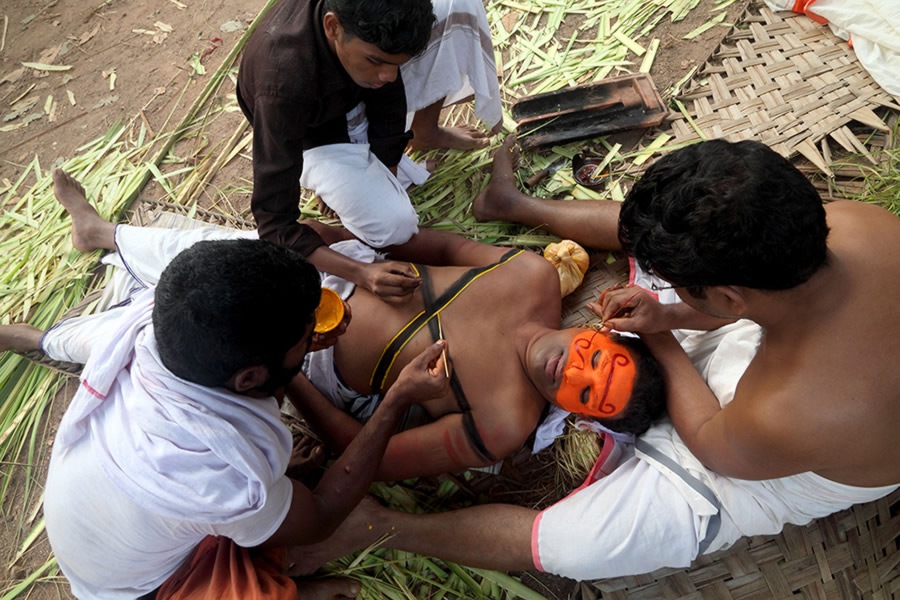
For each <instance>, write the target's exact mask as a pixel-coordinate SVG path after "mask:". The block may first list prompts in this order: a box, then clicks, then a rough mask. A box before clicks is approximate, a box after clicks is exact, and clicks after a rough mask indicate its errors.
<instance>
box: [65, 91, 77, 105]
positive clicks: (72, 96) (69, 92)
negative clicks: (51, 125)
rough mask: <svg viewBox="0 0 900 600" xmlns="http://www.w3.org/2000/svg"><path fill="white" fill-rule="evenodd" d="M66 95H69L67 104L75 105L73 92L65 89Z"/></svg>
mask: <svg viewBox="0 0 900 600" xmlns="http://www.w3.org/2000/svg"><path fill="white" fill-rule="evenodd" d="M66 95H67V96H68V97H69V104H71V105H72V106H75V94H73V93H72V90H66Z"/></svg>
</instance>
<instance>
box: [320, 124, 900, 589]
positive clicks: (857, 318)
mask: <svg viewBox="0 0 900 600" xmlns="http://www.w3.org/2000/svg"><path fill="white" fill-rule="evenodd" d="M509 143H510V140H507V144H509ZM512 164H513V163H512V160H511V158H509V153H508V152H505V151H503V150H501V151H500V152H498V153H497V158H496V159H495V163H494V179H493V181H492V185H493V184H494V182H498V183H502V182H503V181H504V178H505V181H506V184H503V188H497V187H495V188H494V189H493V190H492V191H491V192H489V194H492V193H497V192H499V193H501V194H503V195H504V196H505V197H507V198H508V197H509V195H510V194H511V192H510V189H509V185H511V182H512V179H511V178H512ZM498 176H499V177H498ZM513 187H514V186H513ZM488 197H489V196H488ZM482 199H484V197H482ZM567 204H568V203H567ZM572 204H574V203H572ZM615 209H616V205H615V204H614V203H610V204H608V205H606V210H607V213H606V214H608V215H611V214H613V213H615V212H616V210H615ZM610 227H611V225H610V224H609V223H604V224H602V226H601V227H600V228H599V229H598V232H599V233H600V234H601V235H604V232H608V231H609V229H610ZM618 232H619V235H618V237H619V239H620V240H621V243H622V246H623V247H624V248H625V249H626V250H627V251H629V252H631V253H633V255H634V257H635V258H636V260H637V262H638V263H639V264H640V265H642V266H643V268H644V269H645V270H648V271H652V273H654V274H655V275H656V276H657V277H658V278H660V280H659V282H658V283H657V284H655V285H654V286H653V287H654V288H655V289H656V290H662V292H661V293H665V290H664V288H669V292H668V293H671V291H674V293H675V294H677V296H678V297H679V298H680V299H681V300H682V301H683V302H682V303H679V304H675V305H671V306H664V305H662V304H660V303H659V302H657V301H656V299H655V298H654V297H653V296H652V295H651V294H649V293H640V294H639V295H637V296H634V293H635V290H634V288H628V289H625V290H619V291H613V292H609V293H607V294H606V295H605V296H604V297H603V298H602V299H601V301H600V303H599V304H598V305H595V309H596V312H597V313H598V314H599V315H600V316H601V317H606V318H607V319H609V320H608V323H609V324H610V325H611V326H613V327H616V328H618V329H620V330H635V331H640V332H642V338H643V339H644V340H645V341H646V342H647V344H648V345H649V346H650V347H651V349H652V350H653V353H654V355H655V356H656V358H657V359H658V360H659V362H660V365H661V367H662V370H663V374H664V377H665V380H666V390H667V397H668V398H667V406H668V410H669V414H670V417H671V423H668V422H665V423H660V424H657V425H654V426H652V427H651V428H650V429H649V430H648V431H647V433H645V434H644V435H643V436H642V437H641V439H639V440H638V442H637V444H636V446H635V454H634V456H632V457H631V458H629V459H627V460H625V461H624V462H623V463H622V464H621V465H620V466H619V467H618V468H617V469H616V470H615V471H613V473H612V474H611V475H609V476H607V477H605V478H602V479H600V480H599V481H597V482H595V483H592V484H590V485H587V484H586V485H585V486H583V487H582V488H580V489H579V490H578V491H576V492H575V493H574V494H572V495H570V496H569V497H567V498H565V499H564V500H562V501H560V502H559V503H557V504H555V505H554V506H552V507H550V508H549V509H547V510H545V511H543V512H537V511H534V510H530V509H527V508H523V507H518V506H508V505H499V504H497V505H484V506H479V507H475V508H471V509H465V510H462V511H456V512H450V513H444V514H438V515H406V514H402V513H396V512H392V511H388V510H385V509H382V508H380V507H378V506H377V505H375V504H374V503H371V502H364V503H362V504H361V505H360V507H359V508H358V509H357V510H356V511H354V513H353V514H352V515H351V516H350V518H348V520H347V521H346V522H345V524H344V525H343V526H342V527H341V528H339V529H338V532H337V533H336V534H335V536H333V537H332V538H331V539H330V540H329V541H327V542H325V543H324V544H322V545H320V546H318V547H315V548H304V549H302V551H303V557H304V560H307V561H309V562H308V563H307V564H305V565H302V567H303V568H315V566H316V565H317V564H318V562H320V561H322V560H324V559H327V558H330V557H332V556H342V555H344V554H347V553H348V552H349V551H351V550H353V549H356V548H359V547H363V546H365V545H367V544H368V543H370V542H371V541H373V540H374V539H376V538H377V537H378V536H380V535H382V534H384V533H385V532H386V531H390V532H391V534H392V537H391V538H390V540H388V542H387V544H388V545H389V546H391V547H395V548H401V549H403V550H408V551H412V552H417V553H419V554H424V555H430V556H437V557H440V558H445V559H448V560H452V561H455V562H459V563H462V564H467V565H472V566H476V567H485V568H492V569H500V570H521V569H529V568H532V567H537V568H539V569H542V570H547V571H550V572H553V573H558V574H561V575H565V576H568V577H573V578H576V579H598V578H605V577H614V576H621V575H630V574H638V573H646V572H649V571H653V570H655V569H657V568H661V567H686V566H688V565H689V564H690V563H691V561H692V560H694V559H695V558H696V557H697V556H698V555H699V554H704V553H709V552H713V551H715V550H719V549H722V548H726V547H728V546H729V545H731V544H732V543H733V542H734V541H736V540H737V539H738V538H740V537H741V536H749V535H762V534H774V533H777V532H779V531H780V530H781V529H782V527H783V526H784V524H786V523H794V524H805V523H807V522H809V521H810V520H812V519H815V518H818V517H822V516H825V515H829V514H831V513H834V512H837V511H839V510H842V509H845V508H847V507H849V506H851V505H852V504H855V503H860V502H868V501H871V500H875V499H877V498H881V497H883V496H886V495H887V494H889V493H891V492H892V491H894V490H895V489H897V487H898V482H900V461H898V460H897V454H896V452H895V451H894V447H895V439H896V431H897V429H898V427H900V409H898V407H900V392H898V390H900V371H898V370H897V369H896V368H895V364H896V361H897V358H898V357H900V311H898V310H897V309H896V306H895V298H896V296H897V295H898V294H900V219H898V218H897V217H896V216H894V215H892V214H891V213H889V212H887V211H885V210H883V209H881V208H879V207H877V206H874V205H869V204H865V203H859V202H834V203H831V204H829V205H828V206H827V207H824V208H823V206H822V201H821V199H820V198H819V196H818V194H817V192H816V190H815V188H814V187H813V186H812V185H811V184H810V183H809V181H808V180H807V179H806V178H805V177H804V176H803V174H802V173H800V172H799V171H798V170H797V169H796V168H794V167H793V166H792V165H791V164H790V163H789V162H788V161H787V160H785V159H784V158H782V157H781V156H779V155H778V154H777V153H775V152H774V151H772V150H771V149H769V148H767V147H766V146H764V145H762V144H759V143H756V142H748V141H745V142H739V143H736V144H731V143H728V142H724V141H711V142H703V143H700V144H696V145H693V146H690V147H687V148H684V149H681V150H677V151H675V152H672V153H671V154H668V155H666V156H665V157H663V158H662V159H660V160H659V161H657V162H656V163H655V164H653V165H652V166H651V167H650V168H649V169H648V170H647V172H646V174H645V175H644V176H643V177H642V178H641V179H640V180H639V181H638V182H637V183H636V184H635V186H634V188H633V189H632V190H631V192H630V193H629V194H628V196H627V198H626V200H625V202H624V203H623V204H622V205H621V216H620V217H619V218H618ZM558 233H560V234H562V235H566V236H570V237H574V236H573V234H572V232H569V231H565V230H561V231H558ZM604 239H605V238H604ZM582 241H583V242H585V243H587V244H588V245H594V246H599V245H601V244H600V243H599V242H601V241H602V240H595V241H592V238H590V237H588V238H582ZM623 307H624V309H625V310H624V311H623V315H624V316H623V318H612V317H613V315H615V314H616V313H617V312H619V311H620V310H622V309H623ZM738 319H739V320H738ZM735 320H738V321H737V322H734V321H735ZM676 327H682V328H692V329H710V330H712V331H710V332H709V333H698V334H696V335H695V336H691V337H690V338H688V339H686V340H685V341H684V342H683V345H684V346H686V347H687V348H686V349H687V350H689V351H691V353H695V352H694V351H699V355H700V356H699V358H701V359H702V363H701V364H700V368H701V371H700V372H698V370H697V368H695V366H694V365H692V364H691V361H690V360H689V357H688V353H686V351H685V350H686V349H685V348H683V347H682V345H679V343H678V342H677V341H676V339H675V338H674V337H673V335H672V333H670V332H669V330H670V329H673V328H676ZM710 338H711V339H710ZM726 346H727V347H730V349H729V350H728V351H727V352H726V353H725V354H724V360H720V358H719V356H717V355H718V354H719V351H720V349H722V348H724V347H726ZM710 349H712V350H713V351H712V352H711V353H710ZM695 358H696V357H695ZM701 372H702V373H703V376H705V377H706V378H707V381H704V377H702V376H701ZM842 440H845V441H846V440H849V442H848V443H841V441H842ZM362 524H370V525H372V527H371V528H370V529H367V528H366V527H365V526H362Z"/></svg>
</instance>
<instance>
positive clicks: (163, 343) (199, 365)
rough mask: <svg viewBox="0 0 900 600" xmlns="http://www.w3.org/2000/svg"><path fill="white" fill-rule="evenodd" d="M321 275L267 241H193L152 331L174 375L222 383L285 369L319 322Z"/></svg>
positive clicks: (159, 298)
mask: <svg viewBox="0 0 900 600" xmlns="http://www.w3.org/2000/svg"><path fill="white" fill-rule="evenodd" d="M321 293H322V288H321V283H320V279H319V273H318V271H316V269H315V267H313V266H312V265H311V264H310V263H309V262H308V261H307V260H306V259H305V258H303V256H301V255H300V254H298V253H297V252H294V251H293V250H289V249H287V248H282V247H279V246H276V245H274V244H272V243H269V242H265V241H262V240H249V239H238V240H215V241H203V242H198V243H197V244H194V245H193V246H191V247H190V248H188V249H187V250H184V251H183V252H181V253H180V254H179V255H178V256H176V257H175V259H174V260H172V262H170V263H169V265H168V266H167V267H166V268H165V270H164V271H163V272H162V275H161V276H160V278H159V284H158V285H157V287H156V295H155V304H154V306H153V329H154V333H155V336H156V342H157V346H158V348H159V356H160V359H161V360H162V363H163V365H165V367H166V368H167V369H169V370H170V371H171V372H172V373H174V374H175V375H177V376H178V377H181V378H182V379H186V380H188V381H192V382H194V383H198V384H201V385H205V386H210V387H213V386H221V385H223V384H225V383H226V382H227V381H228V380H229V379H230V378H231V377H232V376H233V375H234V374H235V373H237V372H238V371H239V370H241V369H243V368H246V367H251V366H257V365H265V366H278V367H280V366H282V364H283V361H284V356H285V354H287V351H288V350H290V349H291V348H292V347H294V346H296V345H297V344H298V343H299V342H300V341H301V340H302V339H303V336H304V334H305V333H306V331H307V329H308V328H309V325H310V324H311V323H312V322H313V320H314V319H315V310H316V306H317V305H318V303H319V296H320V295H321Z"/></svg>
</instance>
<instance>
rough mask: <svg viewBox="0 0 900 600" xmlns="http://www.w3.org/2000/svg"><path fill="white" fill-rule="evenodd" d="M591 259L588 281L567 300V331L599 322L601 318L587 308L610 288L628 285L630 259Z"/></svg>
mask: <svg viewBox="0 0 900 600" xmlns="http://www.w3.org/2000/svg"><path fill="white" fill-rule="evenodd" d="M590 256H591V266H590V267H589V268H588V271H587V273H585V275H584V281H582V282H581V285H580V286H578V287H577V288H576V289H575V291H574V292H572V293H571V294H569V295H568V296H566V297H565V298H563V306H562V326H563V328H567V327H578V326H580V325H586V324H588V323H593V322H595V321H597V317H596V316H594V313H592V312H591V311H589V310H588V309H587V308H585V305H586V304H587V303H588V302H593V301H595V300H596V299H597V297H598V296H599V295H600V292H602V291H603V290H605V289H606V288H608V287H612V286H614V285H616V284H619V283H627V282H628V259H627V258H625V255H624V254H622V253H612V252H592V253H591V255H590Z"/></svg>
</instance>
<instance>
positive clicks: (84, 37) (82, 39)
mask: <svg viewBox="0 0 900 600" xmlns="http://www.w3.org/2000/svg"><path fill="white" fill-rule="evenodd" d="M99 31H100V23H97V24H96V25H94V28H93V29H91V30H90V31H86V32H84V33H82V34H81V37H80V38H78V45H79V46H81V45H82V44H86V43H87V42H89V41H91V39H92V38H93V37H94V36H95V35H97V33H98V32H99Z"/></svg>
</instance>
